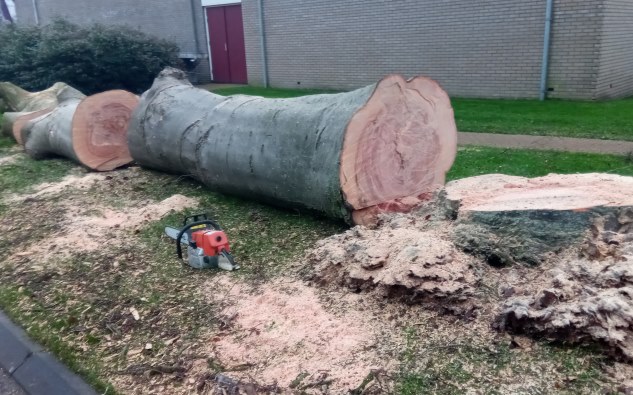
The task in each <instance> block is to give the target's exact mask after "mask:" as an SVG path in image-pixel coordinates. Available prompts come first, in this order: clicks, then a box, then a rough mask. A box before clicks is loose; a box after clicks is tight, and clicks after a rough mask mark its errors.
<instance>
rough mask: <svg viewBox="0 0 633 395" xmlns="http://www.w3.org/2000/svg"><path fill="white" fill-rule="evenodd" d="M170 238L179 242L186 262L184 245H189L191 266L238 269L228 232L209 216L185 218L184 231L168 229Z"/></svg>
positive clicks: (179, 253) (188, 259) (179, 247)
mask: <svg viewBox="0 0 633 395" xmlns="http://www.w3.org/2000/svg"><path fill="white" fill-rule="evenodd" d="M165 233H166V234H167V236H169V237H171V238H172V239H175V240H176V249H177V253H178V257H179V258H181V259H182V257H183V256H182V247H181V244H184V245H186V246H187V264H189V266H191V267H193V268H196V269H217V268H219V269H223V270H228V271H232V270H237V269H239V265H237V264H236V263H235V260H234V259H233V256H232V255H231V247H230V245H229V240H228V238H227V236H226V233H224V231H223V230H222V228H220V226H219V225H218V224H217V223H216V222H215V221H213V220H210V219H209V218H208V217H207V215H206V214H198V215H194V216H191V217H187V218H185V220H184V222H183V227H182V228H180V229H177V228H173V227H169V226H168V227H166V228H165Z"/></svg>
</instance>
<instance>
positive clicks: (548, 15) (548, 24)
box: [539, 0, 554, 101]
mask: <svg viewBox="0 0 633 395" xmlns="http://www.w3.org/2000/svg"><path fill="white" fill-rule="evenodd" d="M553 9H554V0H547V9H546V11H545V37H544V39H543V62H542V66H541V91H540V95H539V99H540V100H541V101H543V100H545V98H546V97H547V73H548V71H549V49H550V40H551V38H552V13H553Z"/></svg>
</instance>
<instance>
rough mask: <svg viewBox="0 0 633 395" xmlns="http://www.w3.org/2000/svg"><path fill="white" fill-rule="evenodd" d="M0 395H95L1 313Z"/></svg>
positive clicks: (77, 377)
mask: <svg viewBox="0 0 633 395" xmlns="http://www.w3.org/2000/svg"><path fill="white" fill-rule="evenodd" d="M0 394H2V395H5V394H11V395H25V394H26V395H96V392H95V391H94V390H93V389H92V388H91V387H90V386H89V385H88V384H86V383H85V382H84V381H83V380H82V379H81V378H80V377H79V376H77V375H76V374H74V373H72V372H71V371H70V370H68V368H67V367H65V366H64V365H63V364H62V363H61V362H59V361H58V360H57V359H55V357H53V356H52V355H51V354H49V353H48V352H46V351H45V350H44V349H43V348H42V347H41V346H39V345H37V344H35V343H33V342H32V341H31V340H30V339H29V338H28V337H27V336H26V333H24V331H23V330H22V329H20V328H18V327H17V326H16V325H15V324H13V323H12V322H11V321H10V320H9V318H8V317H7V316H6V315H5V314H4V313H3V312H2V311H0Z"/></svg>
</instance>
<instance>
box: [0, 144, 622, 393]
mask: <svg viewBox="0 0 633 395" xmlns="http://www.w3.org/2000/svg"><path fill="white" fill-rule="evenodd" d="M55 163H57V161H32V160H30V159H27V158H24V159H23V161H22V160H20V161H19V162H18V164H20V165H19V166H17V165H15V164H14V165H6V166H1V167H0V183H2V184H0V185H1V186H2V188H3V189H2V190H3V191H8V192H11V191H13V192H19V191H24V190H26V189H28V187H29V186H30V185H33V184H34V183H36V182H41V181H49V180H52V179H55V178H59V177H61V176H62V175H63V174H66V173H67V172H68V171H70V170H72V169H73V168H75V166H74V165H72V164H71V163H70V162H62V161H59V163H58V164H55ZM51 165H52V166H53V168H51ZM37 166H43V167H42V168H40V167H37ZM55 166H60V167H59V168H55ZM4 168H6V169H4ZM26 169H30V171H31V172H32V173H33V174H31V173H28V172H26V173H25V170H26ZM552 171H557V172H562V173H573V172H580V171H608V172H613V173H618V174H629V175H633V163H630V162H627V160H626V159H625V158H621V157H615V156H605V155H589V154H570V153H558V152H538V151H526V150H502V149H493V148H478V147H467V148H463V149H461V150H460V153H459V156H458V160H457V162H456V164H455V167H454V169H453V171H452V172H451V174H450V176H449V178H451V179H456V178H462V177H468V176H472V175H478V174H483V173H489V172H501V173H506V174H514V175H522V176H538V175H543V174H547V173H549V172H552ZM40 173H41V175H40ZM23 174H30V175H29V176H28V177H24V176H23ZM20 177H22V178H25V180H21V179H20ZM38 177H43V178H38ZM115 181H116V183H115ZM108 182H111V183H112V185H109V184H107V183H104V185H102V186H97V187H96V189H92V190H90V191H75V192H65V193H75V194H76V195H77V196H82V199H83V198H86V199H88V200H86V201H85V206H87V207H89V206H90V205H91V204H94V205H99V204H101V205H103V204H105V205H108V206H111V207H113V208H117V209H121V210H124V209H125V207H126V204H128V203H129V201H130V200H132V201H137V202H138V201H142V200H144V199H147V198H152V199H155V200H162V199H165V198H167V197H169V196H172V195H174V194H183V195H185V196H189V197H195V198H198V199H200V201H201V204H200V207H201V209H199V210H188V211H187V213H189V214H192V213H194V211H208V212H209V214H211V215H212V216H213V217H215V218H216V219H218V221H219V222H220V224H222V225H223V226H224V227H225V229H226V230H227V233H228V234H229V238H230V239H231V240H232V247H233V252H234V254H235V256H236V257H237V258H238V260H239V261H240V263H242V265H243V268H244V270H243V271H242V272H241V273H240V275H241V276H245V277H247V279H249V280H257V281H264V280H266V279H268V278H270V277H272V276H283V275H284V273H285V272H286V270H287V269H288V265H289V264H290V263H292V262H295V261H296V260H298V259H300V257H301V256H302V255H303V254H304V252H305V251H306V250H307V249H308V248H310V247H311V246H312V245H313V243H314V242H315V241H317V240H319V239H321V238H324V237H327V236H328V235H331V234H333V233H337V232H339V231H341V230H342V229H344V228H345V226H344V225H343V224H341V223H338V222H333V221H331V220H327V219H323V218H321V217H318V216H315V215H313V214H306V213H301V212H295V211H284V210H279V209H276V208H272V207H269V206H265V205H262V204H258V203H255V202H252V201H247V200H243V199H239V198H233V197H227V196H224V195H220V194H215V193H211V192H209V191H208V190H207V189H205V188H204V187H202V186H201V185H199V184H198V183H196V182H194V181H192V180H190V179H188V178H182V177H174V176H170V175H166V174H161V173H155V172H150V171H145V170H141V171H138V172H134V173H132V171H131V170H130V169H127V170H121V171H119V172H114V173H112V176H111V179H110V180H109V181H108ZM5 188H6V189H5ZM99 188H101V189H99ZM55 199H56V198H52V199H49V200H46V199H44V200H40V201H32V202H24V203H23V204H22V205H21V206H19V207H18V206H15V207H9V209H10V211H7V212H5V213H2V212H0V220H1V221H0V222H1V223H2V224H3V225H4V224H5V223H6V224H7V226H11V227H12V228H15V229H17V230H16V231H14V232H4V233H2V234H3V236H0V245H2V246H7V248H6V251H7V253H8V252H10V251H9V249H12V248H16V249H17V251H19V250H20V245H19V244H16V243H18V242H22V243H25V242H27V241H28V237H29V236H32V234H30V233H29V232H24V233H20V232H22V230H25V231H28V229H29V228H28V227H29V226H30V227H32V228H37V229H40V230H43V231H47V232H49V233H50V232H54V231H55V227H54V226H53V225H55V224H56V223H57V221H58V220H59V218H60V217H63V214H64V213H63V212H60V213H59V214H56V215H48V216H40V217H37V218H36V217H35V216H33V215H31V216H29V215H27V214H28V213H33V212H41V213H49V214H50V213H52V212H54V211H53V209H54V208H55V207H57V206H56V205H57V202H58V200H60V199H59V197H57V199H58V200H55ZM182 216H183V213H179V214H171V215H169V216H167V217H166V218H164V219H163V220H161V221H156V222H153V223H150V224H149V225H148V226H146V227H145V228H143V229H140V230H139V231H138V233H134V234H132V235H130V240H131V241H132V242H131V243H130V244H125V245H119V246H111V245H108V244H107V243H104V246H103V248H102V249H101V250H99V251H97V252H92V253H76V254H74V255H73V256H71V257H69V258H67V259H64V260H62V261H60V262H50V261H47V262H39V261H38V257H30V258H29V259H30V260H29V259H27V260H26V261H24V262H21V263H18V264H15V265H6V266H4V267H2V268H0V308H2V309H4V310H6V311H7V312H8V313H9V315H10V316H11V317H12V319H14V320H15V321H16V322H17V323H18V324H20V325H22V326H23V327H25V328H27V331H28V333H29V334H30V335H31V336H32V337H33V338H34V339H35V340H36V341H38V342H40V343H42V344H43V345H45V346H46V347H47V348H48V349H50V350H51V351H53V352H54V353H55V354H56V355H57V356H58V357H59V358H60V359H61V360H62V361H63V362H65V363H66V364H67V365H69V366H70V367H71V368H72V369H74V370H75V371H76V372H78V373H80V374H81V375H83V376H84V378H86V380H87V381H88V382H89V383H91V384H92V385H93V386H95V388H97V389H98V390H99V391H100V392H105V391H106V390H107V389H108V388H109V389H110V390H109V391H108V393H109V394H110V393H112V392H111V388H112V387H111V386H110V384H108V383H107V381H108V380H109V377H111V376H112V375H120V376H130V375H135V374H137V372H139V371H141V372H147V369H148V368H147V366H145V365H144V364H141V363H138V360H134V359H133V358H134V357H133V356H132V355H131V354H132V351H135V350H143V346H144V345H146V344H148V343H151V344H152V345H153V348H152V350H151V351H140V352H141V353H144V354H143V355H147V360H148V361H149V362H147V364H153V365H152V366H157V364H160V363H166V364H168V365H169V366H170V367H174V368H180V367H181V366H183V365H182V364H181V362H180V361H185V362H186V361H187V359H191V358H194V357H195V356H193V355H192V354H193V351H191V350H195V349H196V346H199V343H198V342H199V341H200V336H198V335H199V334H200V333H202V332H203V331H205V330H217V328H218V325H219V324H220V323H219V322H218V317H217V316H216V314H217V308H215V307H213V306H209V304H208V303H206V300H205V299H204V298H203V295H201V293H200V292H199V291H200V289H203V287H204V286H205V284H206V283H207V281H208V280H209V279H210V278H213V277H214V276H216V275H217V274H216V273H215V272H213V271H195V270H190V269H188V268H186V267H183V266H182V265H180V264H179V263H178V262H177V261H176V259H175V258H174V246H173V243H171V242H169V241H167V240H166V239H165V238H164V237H163V236H162V233H163V227H164V226H165V225H167V224H172V225H178V224H179V223H180V221H181V219H182ZM9 222H11V223H10V224H9ZM22 235H23V236H22ZM38 237H40V236H38ZM41 237H47V235H46V234H42V235H41ZM10 238H13V240H10ZM2 243H4V244H2ZM3 250H4V248H3ZM13 252H15V251H13ZM131 308H135V309H137V310H138V311H139V313H140V314H141V316H142V317H143V319H142V320H135V319H134V318H133V317H132V315H131V314H130V309H131ZM411 336H412V340H411V345H410V350H409V351H408V352H409V356H405V357H404V361H405V366H406V369H404V370H403V371H402V373H401V376H400V377H399V378H398V380H399V381H398V383H399V393H402V394H414V393H432V392H433V391H437V392H438V393H439V392H441V391H445V392H444V393H459V391H460V390H462V389H463V388H464V386H465V385H467V384H469V383H477V385H478V386H480V388H486V386H487V385H488V384H486V382H485V381H484V380H483V379H481V378H480V377H478V375H482V374H483V372H486V371H489V372H492V373H486V374H487V375H484V376H482V377H484V378H490V377H492V376H491V374H493V373H495V372H497V370H495V369H499V370H498V371H501V370H504V369H506V368H508V367H511V366H514V365H513V364H515V362H516V372H514V373H513V374H516V375H520V374H521V371H520V368H521V367H524V366H529V364H530V363H532V362H534V363H536V361H538V360H539V358H542V359H546V360H549V361H553V362H552V364H554V366H557V367H558V366H559V365H561V366H569V367H570V368H569V369H570V370H569V375H570V377H575V378H574V379H573V380H572V381H573V382H580V381H578V380H580V379H578V377H581V379H582V380H584V381H582V386H581V387H579V388H581V389H582V390H583V391H584V390H585V389H593V388H594V387H593V381H592V380H593V377H594V376H595V374H597V373H596V369H597V368H596V366H598V364H599V363H600V359H599V357H594V356H591V355H589V356H587V355H585V354H574V353H575V352H576V351H573V350H572V351H571V352H570V351H569V350H561V351H560V352H559V349H556V348H547V347H549V346H547V347H545V346H543V348H541V350H545V351H542V352H543V353H544V354H539V353H535V354H530V355H531V356H530V358H532V359H530V360H528V362H529V363H525V361H523V360H520V359H517V358H519V356H513V355H514V354H512V352H511V351H509V350H508V349H507V347H504V346H496V345H495V346H492V347H493V351H490V350H489V346H487V345H476V344H475V343H474V342H473V344H471V345H469V346H463V345H459V346H457V347H456V346H454V345H450V347H449V346H448V345H444V344H440V345H436V346H433V345H428V344H425V345H422V346H421V345H419V344H418V343H419V341H420V340H419V339H420V337H421V335H415V334H412V335H411ZM176 337H178V339H179V340H177V341H176V343H171V345H169V344H167V343H168V342H169V341H170V339H174V338H176ZM180 342H181V343H180ZM174 345H177V346H178V347H175V346H174ZM181 345H182V346H181ZM187 347H188V348H187ZM539 352H540V351H539ZM491 353H492V354H491ZM570 353H571V356H569V357H566V355H568V354H570ZM510 354H512V355H510ZM425 355H426V357H425ZM446 355H449V356H450V358H445V357H446ZM422 357H424V358H431V359H430V360H431V362H430V363H426V362H425V363H424V364H421V363H418V362H420V361H423V359H422ZM565 358H568V359H565ZM416 361H417V362H416ZM513 361H514V362H513ZM583 370H584V371H586V374H587V375H588V376H586V377H588V378H587V380H585V379H584V378H583V377H585V376H581V375H582V374H585V373H582V372H583ZM151 372H152V371H151V369H150V373H151ZM152 374H153V373H152ZM178 379H179V380H180V378H178ZM490 388H491V391H490V393H494V391H493V390H494V389H495V387H494V386H491V387H490ZM440 390H441V391H440ZM579 392H582V391H579Z"/></svg>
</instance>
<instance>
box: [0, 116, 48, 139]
mask: <svg viewBox="0 0 633 395" xmlns="http://www.w3.org/2000/svg"><path fill="white" fill-rule="evenodd" d="M51 111H53V108H45V109H43V110H39V111H33V112H8V113H6V114H4V117H3V118H2V134H3V135H4V136H7V137H13V138H14V139H15V141H17V143H18V144H20V145H24V143H23V141H22V128H23V127H24V125H26V124H27V123H28V122H29V121H31V120H32V119H35V118H39V117H41V116H42V115H46V114H48V113H49V112H51Z"/></svg>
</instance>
